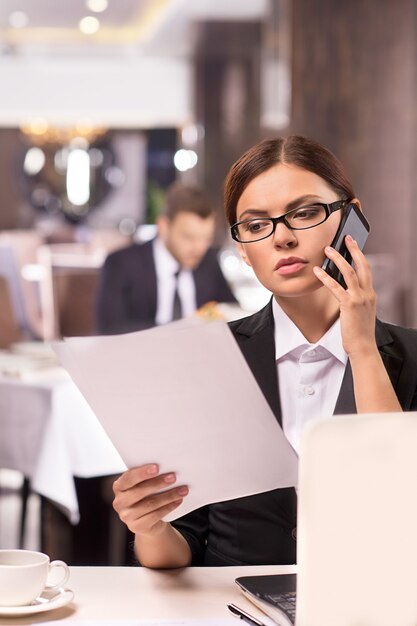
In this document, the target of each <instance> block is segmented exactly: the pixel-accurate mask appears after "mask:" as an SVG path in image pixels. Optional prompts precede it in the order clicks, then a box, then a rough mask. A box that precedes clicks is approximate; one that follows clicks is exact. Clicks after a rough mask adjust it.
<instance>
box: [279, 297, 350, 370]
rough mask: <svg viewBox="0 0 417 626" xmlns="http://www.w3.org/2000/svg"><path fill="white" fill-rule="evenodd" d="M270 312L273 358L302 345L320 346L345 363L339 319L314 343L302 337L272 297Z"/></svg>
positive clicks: (345, 356)
mask: <svg viewBox="0 0 417 626" xmlns="http://www.w3.org/2000/svg"><path fill="white" fill-rule="evenodd" d="M272 313H273V316H274V327H275V330H274V336H275V359H276V360H277V361H278V360H279V359H281V358H282V357H283V356H285V355H286V354H288V353H290V352H292V351H294V350H296V349H299V348H300V347H303V348H304V349H309V348H316V347H319V346H320V347H322V348H324V349H325V350H327V351H328V352H329V353H330V354H331V355H332V356H334V357H335V358H336V359H338V361H340V362H341V363H343V364H344V365H346V363H347V354H346V352H345V351H344V349H343V344H342V335H341V332H340V319H339V318H337V320H336V321H335V322H334V324H333V325H332V326H331V327H330V328H329V330H328V331H327V332H326V333H325V334H324V335H323V337H321V338H320V339H319V341H317V342H316V343H315V344H312V343H310V342H309V341H307V339H306V338H305V337H304V335H303V333H302V332H301V331H300V329H299V328H298V327H297V326H296V325H295V324H294V322H293V321H292V320H291V319H290V318H289V317H288V315H287V314H286V313H284V311H283V310H282V308H281V307H280V306H279V304H278V303H277V301H276V300H275V298H272Z"/></svg>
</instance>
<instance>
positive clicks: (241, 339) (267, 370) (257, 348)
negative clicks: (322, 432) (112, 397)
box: [230, 303, 282, 425]
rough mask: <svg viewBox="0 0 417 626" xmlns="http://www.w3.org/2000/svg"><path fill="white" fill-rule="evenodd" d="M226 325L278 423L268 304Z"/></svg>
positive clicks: (274, 365)
mask: <svg viewBox="0 0 417 626" xmlns="http://www.w3.org/2000/svg"><path fill="white" fill-rule="evenodd" d="M230 328H231V330H232V332H233V334H234V336H235V339H236V341H237V343H238V344H239V347H240V349H241V351H242V353H243V356H244V357H245V359H246V361H247V363H248V365H249V367H250V369H251V370H252V373H253V375H254V376H255V379H256V381H257V383H258V385H259V387H260V388H261V390H262V392H263V394H264V396H265V398H266V400H267V401H268V404H269V406H270V407H271V409H272V411H273V413H274V415H275V417H276V418H277V420H278V422H279V423H280V424H281V425H282V422H281V406H280V401H279V391H278V376H277V370H276V364H275V343H274V321H273V315H272V308H271V303H269V304H267V306H266V307H264V308H263V309H261V311H259V312H258V313H255V314H254V315H251V316H249V317H245V318H244V319H243V320H239V321H237V322H231V324H230Z"/></svg>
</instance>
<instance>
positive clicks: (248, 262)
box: [236, 243, 252, 267]
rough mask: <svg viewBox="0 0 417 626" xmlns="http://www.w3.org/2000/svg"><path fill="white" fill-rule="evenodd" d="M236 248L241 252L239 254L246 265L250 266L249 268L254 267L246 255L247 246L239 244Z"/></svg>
mask: <svg viewBox="0 0 417 626" xmlns="http://www.w3.org/2000/svg"><path fill="white" fill-rule="evenodd" d="M236 247H237V249H238V250H239V254H240V256H241V258H242V260H243V261H244V262H245V263H246V265H249V267H252V264H251V262H250V261H249V259H248V256H247V254H246V250H245V246H244V245H243V244H242V243H237V244H236Z"/></svg>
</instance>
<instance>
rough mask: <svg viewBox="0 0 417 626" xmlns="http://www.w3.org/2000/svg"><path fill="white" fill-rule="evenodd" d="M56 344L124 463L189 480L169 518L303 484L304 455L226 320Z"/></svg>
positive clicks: (184, 324) (176, 323)
mask: <svg viewBox="0 0 417 626" xmlns="http://www.w3.org/2000/svg"><path fill="white" fill-rule="evenodd" d="M54 349H55V350H56V352H57V354H58V356H59V358H60V360H61V362H62V364H63V366H64V367H65V368H66V369H67V370H68V372H69V374H70V375H71V377H72V379H73V380H74V382H75V384H76V385H77V386H78V387H79V389H80V391H81V393H82V394H83V395H84V397H85V398H86V400H87V402H88V403H89V405H90V406H91V408H92V410H93V412H94V413H95V414H96V416H97V418H98V419H99V420H100V422H101V423H102V425H103V427H104V429H105V430H106V432H107V434H108V435H109V437H110V439H111V440H112V442H113V444H114V446H115V447H116V449H117V450H118V452H119V454H120V456H121V457H122V459H123V460H124V462H125V463H126V465H127V466H128V467H136V466H139V465H143V464H145V463H158V464H159V466H160V471H161V472H170V471H173V472H175V473H176V474H177V485H182V484H186V485H188V486H189V494H188V496H187V497H186V498H184V501H183V503H182V504H181V506H180V507H178V509H176V510H175V511H174V512H173V513H171V514H170V515H168V516H167V517H166V518H165V519H166V520H167V521H170V520H173V519H176V518H177V517H179V516H181V515H184V514H185V513H187V512H189V511H192V510H194V509H196V508H198V507H200V506H203V505H205V504H209V503H212V502H220V501H223V500H230V499H233V498H238V497H242V496H247V495H251V494H256V493H260V492H263V491H269V490H271V489H275V488H280V487H291V486H296V484H297V467H298V462H297V455H296V453H295V452H294V450H293V449H292V447H291V446H290V444H289V443H288V441H287V439H286V438H285V436H284V434H283V431H282V429H281V427H280V426H279V424H278V422H277V420H276V418H275V416H274V415H273V413H272V411H271V409H270V407H269V405H268V403H267V401H266V399H265V397H264V395H263V394H262V392H261V390H260V389H259V387H258V385H257V383H256V381H255V379H254V377H253V374H252V372H251V371H250V369H249V366H248V365H247V363H246V361H245V359H244V357H243V355H242V354H241V352H240V349H239V347H238V346H237V343H236V342H235V340H234V338H233V335H232V333H231V331H230V329H229V328H228V326H227V324H226V323H225V322H222V321H213V322H205V321H201V320H191V321H189V322H188V321H184V320H181V321H179V322H174V323H172V324H167V325H166V326H161V327H157V328H152V329H150V330H145V331H140V332H137V333H129V334H126V335H116V336H104V337H81V338H78V337H73V338H69V339H66V340H65V341H64V342H62V343H57V344H54Z"/></svg>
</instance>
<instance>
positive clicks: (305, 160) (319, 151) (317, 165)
mask: <svg viewBox="0 0 417 626" xmlns="http://www.w3.org/2000/svg"><path fill="white" fill-rule="evenodd" d="M279 163H286V164H291V165H297V166H298V167H301V168H303V169H305V170H308V171H309V172H313V173H314V174H317V176H320V178H322V179H323V180H325V181H326V183H328V185H330V187H331V188H332V189H334V191H335V192H336V193H337V194H338V195H339V196H340V199H343V200H344V199H351V198H354V197H355V193H354V191H353V187H352V184H351V182H350V180H349V178H348V177H347V174H346V172H345V170H344V168H343V165H342V164H341V162H340V161H339V159H337V157H335V155H334V154H333V153H332V152H330V150H328V149H327V148H325V147H324V146H322V145H321V144H319V143H318V142H317V141H314V140H313V139H309V138H308V137H303V136H302V135H290V136H289V137H277V138H276V139H265V140H264V141H261V142H260V143H258V144H256V145H255V146H252V148H249V150H247V151H246V152H245V153H244V154H243V155H242V156H241V157H240V158H239V159H238V160H237V161H236V163H234V165H232V167H231V168H230V171H229V173H228V175H227V177H226V181H225V188H224V208H225V212H226V218H227V220H228V222H229V224H230V225H231V226H232V224H234V223H235V222H236V206H237V203H238V202H239V198H240V196H241V195H242V193H243V192H244V190H245V189H246V187H247V186H248V184H249V183H250V182H251V181H252V180H253V179H254V178H256V176H259V174H262V173H263V172H265V171H266V170H268V169H270V168H271V167H273V166H274V165H278V164H279Z"/></svg>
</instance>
